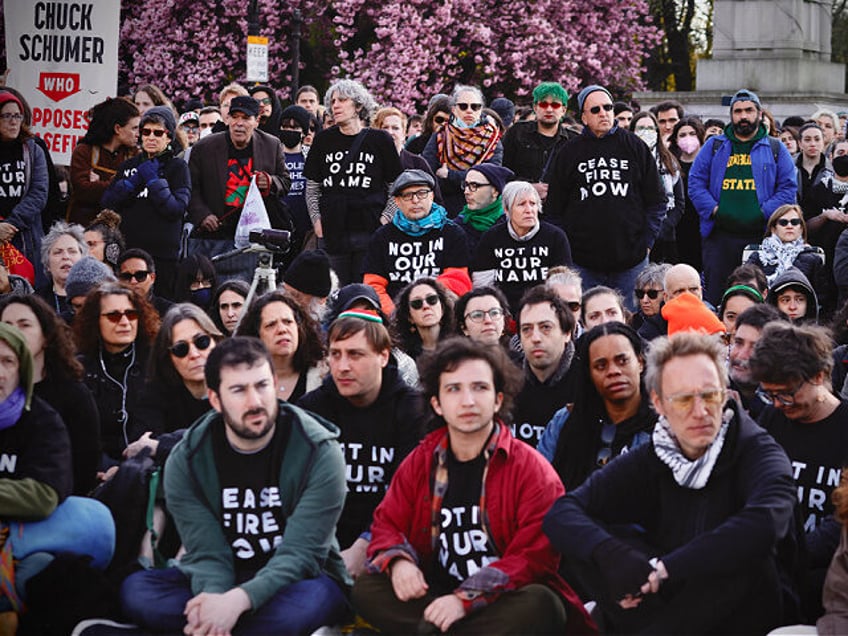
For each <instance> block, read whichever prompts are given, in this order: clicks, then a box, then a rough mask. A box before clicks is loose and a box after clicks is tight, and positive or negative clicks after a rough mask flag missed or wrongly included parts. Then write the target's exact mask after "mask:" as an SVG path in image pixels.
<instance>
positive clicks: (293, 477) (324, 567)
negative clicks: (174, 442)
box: [121, 337, 350, 634]
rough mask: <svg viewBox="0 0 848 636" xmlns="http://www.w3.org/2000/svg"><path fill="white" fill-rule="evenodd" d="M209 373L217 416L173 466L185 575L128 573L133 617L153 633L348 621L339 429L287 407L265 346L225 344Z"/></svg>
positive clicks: (171, 497)
mask: <svg viewBox="0 0 848 636" xmlns="http://www.w3.org/2000/svg"><path fill="white" fill-rule="evenodd" d="M205 373H206V384H207V387H208V394H209V403H210V404H211V405H212V407H213V408H214V409H215V410H214V411H213V412H210V413H208V414H207V415H205V416H203V417H202V418H201V419H199V420H198V421H197V422H195V424H194V425H193V426H192V427H191V428H189V429H188V431H186V434H185V436H184V437H183V440H182V442H181V443H180V444H179V445H178V446H177V447H176V448H175V449H174V450H173V452H172V453H171V455H170V457H169V458H168V462H167V464H166V467H165V496H166V499H167V502H168V509H169V510H170V512H171V514H172V515H173V517H174V520H175V521H176V525H177V530H178V531H179V534H180V538H181V539H182V541H183V545H184V546H185V548H186V554H185V556H183V558H182V559H181V560H180V562H179V564H178V566H177V567H174V568H168V569H164V570H162V569H157V570H146V571H141V572H137V573H135V574H133V575H131V576H130V577H128V578H127V579H126V580H125V581H124V584H123V587H122V589H121V600H122V605H123V608H124V612H125V613H126V615H127V616H128V617H129V618H130V619H132V620H133V621H134V622H136V623H138V624H139V625H141V626H142V627H143V628H145V629H148V630H151V631H155V632H160V631H165V632H177V631H181V632H183V633H185V634H213V633H214V634H229V633H231V632H232V631H236V632H237V633H240V634H269V633H282V632H283V631H285V632H286V633H296V634H302V633H306V634H309V633H312V632H313V631H315V630H316V629H318V628H319V627H320V626H322V625H327V624H333V623H335V622H338V621H339V620H342V619H344V618H345V614H346V610H345V608H346V600H345V591H344V589H345V587H346V586H347V585H348V583H349V580H350V579H349V578H348V576H347V572H346V570H345V566H344V563H343V561H342V559H341V556H340V554H339V549H338V542H337V541H336V538H335V529H336V522H337V521H338V519H339V515H340V514H341V511H342V506H343V505H344V498H345V464H344V458H343V457H342V453H341V449H340V448H339V445H338V443H337V441H336V440H337V439H338V436H339V429H338V428H336V426H334V425H333V424H331V423H329V422H327V421H326V420H324V419H321V418H319V417H318V416H316V415H312V414H309V413H307V412H306V411H304V410H302V409H300V408H297V407H295V406H292V405H290V404H288V403H286V402H283V401H278V400H277V397H276V396H277V390H278V386H277V381H276V379H275V375H274V369H273V366H272V360H271V357H270V355H269V354H268V352H267V351H266V350H265V348H264V347H263V346H262V344H261V343H260V342H259V341H258V340H256V339H253V338H244V337H236V338H230V339H228V340H225V341H223V342H222V343H221V344H220V345H218V346H217V347H216V348H215V349H214V351H213V352H212V353H211V354H210V355H209V358H208V359H207V362H206V369H205ZM234 627H235V628H236V629H235V630H234V629H233V628H234Z"/></svg>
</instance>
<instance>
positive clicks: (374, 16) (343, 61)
mask: <svg viewBox="0 0 848 636" xmlns="http://www.w3.org/2000/svg"><path fill="white" fill-rule="evenodd" d="M247 5H248V2H247V0H213V1H210V2H197V1H196V0H191V1H189V0H167V1H152V0H124V2H123V14H122V27H121V65H122V66H121V69H122V73H123V74H125V77H124V79H125V80H126V82H127V83H128V84H129V86H136V85H138V84H140V83H143V82H151V83H154V84H157V85H159V86H160V87H161V88H162V89H163V90H164V91H165V92H166V93H167V94H169V96H171V97H172V98H174V99H177V100H183V99H186V98H189V97H200V96H203V97H206V98H209V97H210V96H211V95H212V94H214V93H215V92H217V90H219V89H220V88H221V87H223V86H224V85H225V84H226V83H228V82H230V81H233V80H240V79H243V76H244V68H245V49H246V43H245V42H246V35H245V34H246V33H247ZM258 6H259V13H260V17H259V23H260V32H261V34H262V35H265V36H267V37H268V38H269V39H270V49H269V61H270V62H269V65H270V68H269V74H270V77H271V81H270V83H271V84H272V85H274V86H276V87H278V88H283V87H285V86H286V85H287V84H288V83H289V81H290V74H291V73H290V68H289V61H290V59H291V53H290V46H291V42H290V41H289V34H290V32H291V23H292V12H293V10H294V9H298V10H299V11H300V13H301V15H302V17H303V32H304V37H303V40H302V42H301V52H302V60H303V61H304V64H306V65H307V68H306V69H305V72H306V73H310V72H311V73H312V76H314V77H320V78H322V79H323V80H325V81H332V80H333V79H335V78H338V77H353V78H356V79H359V80H360V81H362V82H363V83H364V84H365V85H366V86H368V87H369V88H370V89H371V90H372V91H373V92H374V94H375V96H376V97H377V98H378V100H379V101H380V102H382V103H391V104H393V105H396V106H398V107H400V108H403V109H406V110H410V111H411V110H413V109H415V108H421V107H422V106H423V105H424V104H426V102H427V100H428V99H429V97H430V96H431V95H433V94H435V93H437V92H443V91H448V90H449V89H450V87H451V86H453V85H454V84H455V83H457V82H463V83H473V84H479V85H481V86H482V87H483V89H484V91H485V92H486V94H487V96H489V97H495V96H498V95H506V96H509V97H511V98H513V99H521V97H522V96H526V95H528V94H529V92H530V91H532V89H533V87H534V86H535V85H536V84H537V83H539V82H540V81H549V80H554V81H559V82H561V83H562V84H563V85H564V86H566V87H567V88H568V89H569V91H574V90H576V89H578V88H579V87H580V86H581V85H584V84H585V83H587V82H599V83H603V84H605V85H607V86H609V87H610V88H612V89H613V90H615V91H618V92H628V91H631V90H634V89H638V88H642V87H643V86H644V84H643V81H642V75H643V72H644V66H643V62H644V58H645V55H646V51H648V50H650V49H652V48H654V47H655V46H656V45H657V44H658V43H659V41H660V39H661V38H660V34H659V31H658V30H657V29H656V28H655V27H654V26H653V25H652V24H651V17H650V11H649V10H648V3H647V0H591V1H588V0H513V1H512V2H502V1H501V0H439V1H434V0H403V1H399V0H384V1H381V2H373V1H368V0H329V1H327V0H323V1H321V0H259V2H258ZM316 69H321V72H318V73H316V72H315V71H316Z"/></svg>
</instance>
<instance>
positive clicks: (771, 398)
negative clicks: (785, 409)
mask: <svg viewBox="0 0 848 636" xmlns="http://www.w3.org/2000/svg"><path fill="white" fill-rule="evenodd" d="M806 383H807V382H806V380H805V381H804V382H801V384H799V385H798V386H797V387H796V388H795V389H794V390H793V391H766V390H765V389H764V388H763V387H761V386H758V387H757V390H756V393H757V397H758V398H760V399H761V400H762V401H763V402H765V403H766V404H774V403H775V402H777V403H779V404H780V405H781V406H792V405H794V404H795V396H796V395H797V394H798V391H800V390H801V388H802V387H803V386H804V385H805V384H806Z"/></svg>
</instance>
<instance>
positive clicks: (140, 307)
mask: <svg viewBox="0 0 848 636" xmlns="http://www.w3.org/2000/svg"><path fill="white" fill-rule="evenodd" d="M158 329H159V316H158V314H157V313H156V310H155V309H154V308H153V305H151V304H150V303H149V302H148V301H147V299H146V298H143V297H141V296H139V295H138V294H136V292H135V291H134V290H132V289H129V288H127V287H123V286H121V285H119V284H117V283H102V284H101V285H99V286H98V287H95V288H94V289H92V290H91V291H90V292H89V293H88V295H87V296H86V297H85V304H84V305H83V306H82V310H81V311H80V312H79V313H78V314H77V315H76V317H75V318H74V334H75V336H76V341H77V346H78V347H79V350H80V353H81V354H82V358H81V360H82V364H83V367H84V368H85V383H86V385H88V388H89V389H90V390H91V392H92V393H93V394H94V399H95V401H96V402H97V408H98V410H99V411H100V440H101V442H102V445H103V454H104V456H103V458H102V460H101V469H104V470H105V469H107V468H110V467H111V466H114V465H116V464H117V463H118V462H120V460H121V457H122V454H123V451H124V449H125V448H126V447H127V445H128V444H129V443H130V442H133V441H135V440H134V439H133V438H132V434H133V431H136V430H138V425H137V424H136V417H137V408H138V403H139V396H140V395H141V390H142V388H143V386H144V374H145V369H146V366H147V358H148V355H149V352H150V344H151V343H152V342H153V338H154V337H155V336H156V332H157V331H158Z"/></svg>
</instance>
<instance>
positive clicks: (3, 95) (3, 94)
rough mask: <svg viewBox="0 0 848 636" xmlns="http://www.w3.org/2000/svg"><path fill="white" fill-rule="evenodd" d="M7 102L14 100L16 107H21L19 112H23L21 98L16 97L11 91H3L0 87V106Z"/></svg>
mask: <svg viewBox="0 0 848 636" xmlns="http://www.w3.org/2000/svg"><path fill="white" fill-rule="evenodd" d="M8 102H14V103H16V104H17V105H18V108H20V109H21V113H23V112H24V105H23V104H22V103H21V100H19V99H18V98H17V96H15V95H14V94H13V93H10V92H9V91H4V90H2V89H0V108H2V107H3V105H4V104H6V103H8Z"/></svg>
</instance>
